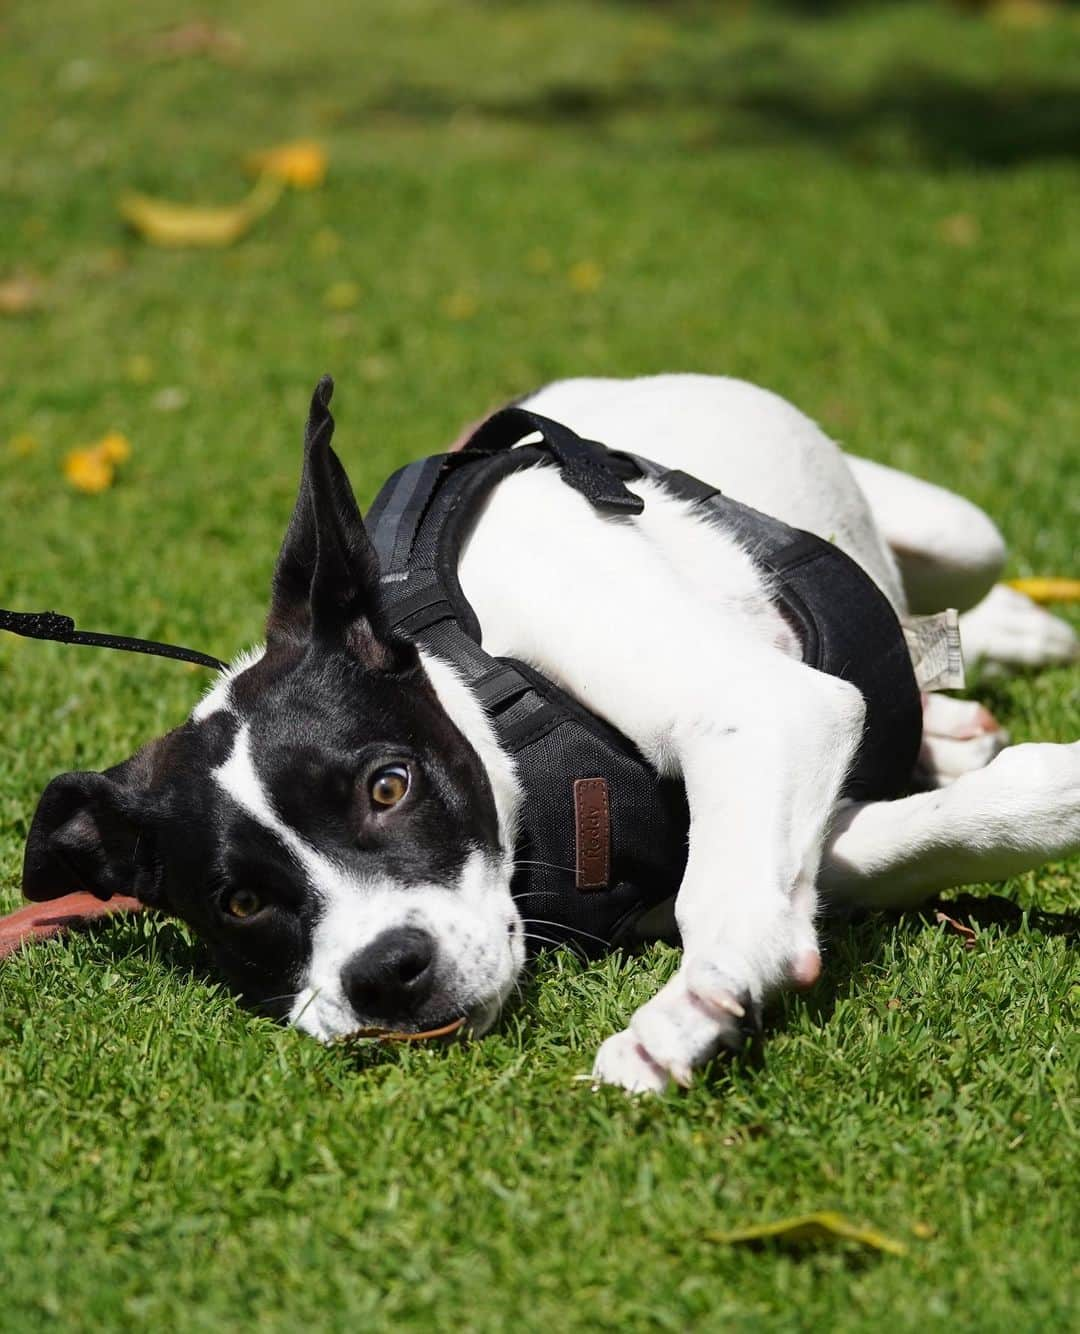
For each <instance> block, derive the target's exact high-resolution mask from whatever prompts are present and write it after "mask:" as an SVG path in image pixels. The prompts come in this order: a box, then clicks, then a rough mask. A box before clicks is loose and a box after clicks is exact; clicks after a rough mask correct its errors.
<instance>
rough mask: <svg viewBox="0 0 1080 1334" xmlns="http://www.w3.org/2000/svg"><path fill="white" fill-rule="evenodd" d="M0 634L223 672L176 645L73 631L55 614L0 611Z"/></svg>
mask: <svg viewBox="0 0 1080 1334" xmlns="http://www.w3.org/2000/svg"><path fill="white" fill-rule="evenodd" d="M0 630H7V631H8V632H9V634H13V635H22V636H23V638H25V639H48V640H51V641H52V642H53V643H54V644H88V645H90V646H91V647H93V648H115V649H122V650H125V651H126V652H128V653H149V654H151V655H152V656H154V657H157V658H173V659H175V660H176V661H177V662H193V663H195V664H196V665H197V666H199V667H210V668H212V669H213V670H214V671H218V672H220V671H224V670H225V663H223V662H221V661H220V660H219V659H218V658H212V657H211V656H210V654H209V653H199V652H197V651H196V650H195V649H193V648H181V647H180V646H179V645H178V644H159V643H158V641H157V640H155V639H131V638H129V637H128V636H127V635H106V634H98V633H96V632H95V631H93V630H76V629H75V622H74V621H73V620H72V619H71V617H70V616H64V615H63V614H62V613H61V612H58V611H7V610H6V609H5V608H4V607H0Z"/></svg>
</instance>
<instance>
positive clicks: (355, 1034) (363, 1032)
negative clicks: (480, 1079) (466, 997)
mask: <svg viewBox="0 0 1080 1334" xmlns="http://www.w3.org/2000/svg"><path fill="white" fill-rule="evenodd" d="M467 1023H468V1018H467V1017H466V1016H465V1015H461V1016H459V1017H458V1018H457V1019H451V1020H450V1021H449V1022H448V1023H445V1024H440V1025H439V1026H438V1027H437V1028H425V1029H422V1030H420V1031H418V1032H413V1031H411V1030H409V1029H397V1028H371V1027H367V1028H355V1029H353V1031H352V1032H351V1033H343V1034H342V1035H341V1037H340V1038H338V1041H339V1042H344V1043H349V1042H364V1041H368V1042H372V1041H374V1042H436V1041H440V1040H443V1041H450V1040H451V1039H453V1038H456V1037H457V1036H458V1035H459V1034H461V1033H462V1029H463V1028H464V1027H465V1025H466V1024H467ZM462 1036H463V1034H462Z"/></svg>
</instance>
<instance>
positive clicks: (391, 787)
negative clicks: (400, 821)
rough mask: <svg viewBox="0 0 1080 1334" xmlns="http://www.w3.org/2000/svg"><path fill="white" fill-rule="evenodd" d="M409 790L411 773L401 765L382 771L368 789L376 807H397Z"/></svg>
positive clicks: (394, 765) (373, 778)
mask: <svg viewBox="0 0 1080 1334" xmlns="http://www.w3.org/2000/svg"><path fill="white" fill-rule="evenodd" d="M408 790H409V771H408V769H405V768H403V767H402V766H401V765H399V764H393V765H391V766H390V767H389V768H386V769H380V770H379V772H378V773H377V774H375V775H374V776H373V777H372V779H371V784H370V786H369V787H368V791H369V792H370V794H371V800H372V801H373V802H374V803H375V805H376V806H396V805H397V804H398V802H399V801H400V800H401V799H402V797H404V795H405V793H406V792H408Z"/></svg>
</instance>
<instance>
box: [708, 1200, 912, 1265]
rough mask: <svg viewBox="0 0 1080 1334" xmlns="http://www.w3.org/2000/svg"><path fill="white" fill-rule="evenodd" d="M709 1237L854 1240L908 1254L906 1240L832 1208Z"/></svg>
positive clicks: (798, 1242) (797, 1242) (728, 1240)
mask: <svg viewBox="0 0 1080 1334" xmlns="http://www.w3.org/2000/svg"><path fill="white" fill-rule="evenodd" d="M705 1238H706V1240H707V1241H719V1242H723V1243H725V1244H727V1245H735V1244H754V1243H757V1244H759V1245H760V1244H762V1243H764V1242H776V1243H777V1244H778V1245H781V1246H805V1245H807V1244H809V1243H816V1242H828V1241H851V1242H855V1243H856V1244H857V1245H859V1246H866V1247H867V1248H869V1249H870V1250H873V1251H884V1252H885V1253H886V1254H888V1255H906V1254H907V1247H906V1246H905V1245H904V1244H903V1242H899V1241H894V1240H893V1238H892V1237H887V1236H885V1234H884V1233H882V1232H878V1231H877V1230H876V1229H875V1228H872V1227H860V1226H859V1224H857V1223H853V1222H852V1221H851V1219H850V1218H845V1217H844V1215H843V1214H840V1213H836V1212H834V1211H833V1210H828V1209H822V1210H820V1211H818V1212H817V1213H812V1214H798V1215H797V1216H796V1217H794V1218H780V1219H777V1220H776V1221H775V1222H772V1223H753V1224H751V1225H750V1226H749V1227H741V1228H735V1229H733V1230H732V1231H730V1232H707V1233H706V1234H705Z"/></svg>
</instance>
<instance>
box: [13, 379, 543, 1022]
mask: <svg viewBox="0 0 1080 1334" xmlns="http://www.w3.org/2000/svg"><path fill="white" fill-rule="evenodd" d="M331 389H332V386H331V384H330V382H329V381H323V382H322V383H320V386H319V388H318V389H317V390H316V394H315V398H314V400H313V402H312V410H311V416H310V418H309V421H308V429H307V434H306V440H305V456H304V470H303V476H302V478H301V484H300V493H299V496H298V498H297V503H296V509H295V511H294V513H293V516H292V519H291V521H290V524H289V528H288V531H287V532H286V535H285V541H284V544H283V546H282V550H281V554H280V556H279V558H278V563H277V567H276V569H275V572H274V588H273V598H272V602H271V607H270V614H269V617H268V620H267V640H266V649H265V651H264V652H263V653H262V654H260V655H257V656H256V655H252V656H250V657H249V658H248V660H247V661H246V662H241V663H240V664H238V665H237V666H236V667H234V668H233V669H232V670H231V671H230V672H229V673H228V674H227V675H226V676H225V677H223V678H222V680H221V681H220V682H219V683H218V684H217V685H216V686H215V687H214V689H213V690H212V691H211V692H210V694H209V695H208V696H207V697H206V698H205V699H204V700H203V701H202V702H201V703H200V704H199V705H198V706H197V707H196V709H195V711H194V712H193V713H192V715H191V717H190V718H189V719H188V721H187V722H186V723H184V725H183V726H181V727H178V728H176V729H175V730H174V731H172V732H170V733H168V734H167V735H166V736H164V737H162V738H160V739H159V740H157V741H154V742H151V743H150V744H149V745H148V746H145V747H143V748H142V750H140V751H138V752H137V753H136V754H135V755H134V756H132V758H131V759H130V760H127V761H125V762H124V763H123V764H120V765H117V766H116V767H115V768H112V769H109V770H106V771H105V772H104V773H73V774H64V775H62V776H61V777H59V778H56V779H54V780H53V781H52V783H50V784H49V786H48V787H47V788H46V790H45V793H44V795H43V796H42V799H41V802H40V803H39V805H38V809H37V812H36V814H35V817H34V822H33V825H32V828H31V830H30V836H29V839H28V841H27V849H26V859H25V866H24V891H25V893H26V895H27V897H28V898H32V899H39V900H40V899H48V898H53V897H56V896H58V895H60V894H64V893H68V892H70V891H71V890H73V889H88V890H90V891H91V892H92V893H95V894H97V895H99V896H100V897H103V898H107V897H109V896H110V895H111V894H114V893H120V892H123V893H134V894H135V895H136V896H137V897H139V898H140V899H142V900H143V901H144V902H145V903H147V904H148V905H150V906H153V907H157V908H160V909H163V910H165V911H167V912H170V913H173V914H175V915H177V916H179V917H181V918H183V919H184V920H185V921H187V922H188V923H190V925H191V926H192V927H193V928H194V929H195V930H196V931H197V932H198V933H199V935H200V936H201V937H202V938H203V939H204V940H205V941H206V942H207V943H208V945H209V946H210V948H211V949H212V951H213V953H214V955H215V957H216V958H217V960H218V962H219V964H220V966H221V968H222V970H223V971H224V972H225V974H226V975H227V976H228V977H229V979H230V981H231V982H232V983H233V984H234V985H235V986H236V987H237V988H238V989H239V990H240V991H241V992H242V994H244V995H245V996H246V997H247V998H248V999H249V1000H251V1001H254V1002H257V1003H259V1004H260V1005H263V1006H265V1007H267V1008H270V1009H272V1010H273V1011H274V1012H276V1013H280V1014H286V1015H288V1016H289V1017H291V1018H292V1020H293V1021H294V1022H295V1023H296V1024H297V1025H298V1026H299V1027H301V1028H303V1029H305V1030H307V1031H308V1032H311V1033H313V1034H315V1035H316V1036H318V1037H321V1038H331V1037H335V1036H338V1035H344V1034H347V1033H350V1032H353V1031H355V1030H356V1029H358V1028H364V1027H379V1028H395V1029H404V1030H413V1031H423V1030H426V1029H431V1028H436V1027H440V1026H442V1025H443V1024H446V1023H449V1022H451V1021H453V1020H456V1019H459V1018H462V1017H464V1018H465V1019H466V1020H467V1021H468V1023H469V1026H470V1027H471V1028H472V1029H473V1030H475V1031H483V1029H484V1028H486V1027H488V1026H489V1025H490V1023H491V1022H492V1021H493V1019H494V1018H495V1016H496V1015H497V1013H498V1011H499V1008H500V1006H501V1005H502V1003H503V1001H504V1000H505V998H506V995H507V993H508V992H509V990H510V988H511V987H512V985H513V983H514V980H515V978H516V977H517V975H518V973H519V971H520V969H521V966H522V963H523V956H524V945H523V930H522V923H521V919H520V917H519V915H518V912H517V910H516V908H515V906H514V903H513V900H512V898H511V896H510V874H511V867H512V849H511V848H510V847H509V846H507V845H508V844H509V842H510V841H511V833H510V830H509V829H508V827H507V821H506V819H505V818H504V819H503V820H502V821H500V818H499V813H498V812H497V811H496V805H495V799H494V796H493V793H492V789H491V785H490V783H489V781H488V777H487V773H486V771H485V769H484V766H483V765H482V764H481V761H480V759H479V757H478V755H477V753H476V751H475V750H474V749H473V747H472V746H471V745H470V744H469V742H468V741H466V739H465V737H464V736H463V734H462V732H461V731H460V730H459V728H458V726H457V725H456V724H455V723H454V721H452V719H451V717H450V716H449V714H448V713H447V711H446V709H445V708H444V706H443V704H442V702H441V701H440V698H439V696H438V695H437V694H436V691H435V689H434V687H433V685H432V681H431V678H430V675H429V673H428V672H427V671H426V670H425V667H424V665H423V663H422V661H421V659H420V656H419V654H418V653H417V651H416V649H415V647H414V646H413V645H412V644H410V643H407V642H405V641H402V640H400V639H397V638H395V637H394V636H393V635H391V634H389V633H387V631H386V630H385V628H384V626H383V625H382V623H381V618H380V614H379V605H378V562H377V559H376V556H375V553H374V551H373V549H372V547H371V544H370V542H369V541H368V538H367V534H366V533H365V531H364V527H363V523H362V521H361V518H360V514H359V511H358V509H357V507H356V502H355V500H354V498H353V494H352V489H351V488H350V486H349V483H348V480H347V478H346V476H345V473H344V470H343V469H342V467H341V464H340V463H339V461H338V459H337V457H336V455H335V454H334V452H333V450H332V449H331V448H330V437H331V434H332V431H333V421H332V419H331V417H330V414H329V411H328V409H327V404H328V402H329V398H330V392H331Z"/></svg>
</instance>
